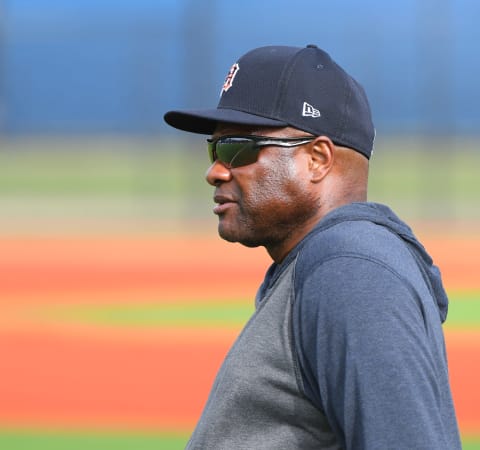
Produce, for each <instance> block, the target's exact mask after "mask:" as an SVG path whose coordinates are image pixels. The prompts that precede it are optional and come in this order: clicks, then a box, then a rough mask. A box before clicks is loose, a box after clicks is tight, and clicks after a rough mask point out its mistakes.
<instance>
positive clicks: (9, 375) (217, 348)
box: [0, 236, 480, 433]
mask: <svg viewBox="0 0 480 450" xmlns="http://www.w3.org/2000/svg"><path fill="white" fill-rule="evenodd" d="M424 241H425V242H424V243H425V245H426V247H427V248H428V249H429V250H430V252H431V254H432V255H433V256H434V259H435V260H436V262H437V264H438V265H439V266H440V267H441V269H442V272H443V274H444V279H445V283H446V285H447V288H448V289H463V290H467V289H468V290H473V289H476V290H480V286H479V279H478V269H479V268H480V240H472V239H469V240H466V239H465V240H464V239H453V238H450V239H445V238H441V237H438V238H435V239H430V240H427V239H424ZM0 248H1V253H0V274H1V278H0V305H1V308H2V310H3V311H4V317H5V318H8V311H9V309H15V308H19V307H21V306H23V307H24V308H25V307H26V308H28V306H29V305H32V304H35V305H39V304H48V303H59V302H60V303H80V302H83V303H85V302H95V303H98V302H122V301H123V302H132V301H135V300H136V299H141V300H142V301H144V300H145V299H147V300H151V301H156V302H158V301H164V300H168V301H172V300H176V301H182V300H183V299H185V300H189V301H191V300H194V299H198V300H206V299H222V298H227V299H228V298H253V295H254V293H255V291H256V289H257V286H258V284H259V282H260V281H261V279H262V278H263V274H264V272H265V270H266V268H267V266H268V265H269V264H270V260H269V258H268V256H267V255H266V254H265V252H264V251H263V250H262V249H246V248H243V247H241V246H239V245H231V244H227V243H224V242H222V241H220V240H219V239H217V238H216V237H214V236H212V238H185V239H181V240H175V239H162V238H148V239H147V238H145V239H142V238H135V239H133V238H125V239H103V238H98V239H91V238H88V239H87V238H78V239H67V238H65V239H50V240H39V239H9V240H6V239H4V240H1V241H0ZM237 332H238V330H234V329H207V330H206V329H203V328H198V329H195V328H192V329H170V330H166V329H156V330H152V329H141V328H140V329H133V328H130V329H127V328H113V327H107V326H105V327H101V326H96V327H95V326H87V325H82V326H80V325H66V324H62V323H50V324H45V323H43V324H42V323H40V322H38V323H36V322H35V320H32V318H31V317H30V318H29V320H28V321H25V322H22V321H21V320H20V321H18V322H15V323H13V322H9V321H8V320H7V319H3V320H2V319H0V355H1V358H0V373H1V374H2V376H1V377H2V383H0V425H9V424H11V425H12V426H13V425H15V426H22V425H24V426H28V425H31V426H42V425H45V426H54V427H62V426H65V427H72V426H73V427H74V426H89V427H131V428H151V429H158V428H163V429H179V430H188V429H190V428H191V427H192V426H193V424H194V423H195V420H196V419H197V417H198V415H199V413H200V411H201V408H202V406H203V403H204V401H205V399H206V396H207V394H208V390H209V388H210V385H211V383H212V381H213V377H214V375H215V373H216V371H217V369H218V367H219V365H220V363H221V361H222V359H223V357H224V356H225V354H226V352H227V350H228V348H229V346H230V345H231V343H232V341H233V340H234V338H235V336H236V334H237ZM446 338H447V346H448V354H449V362H450V372H451V379H452V390H453V393H454V398H455V403H456V406H457V412H458V416H459V420H460V425H461V429H462V432H470V433H478V432H479V431H480V412H479V410H478V405H479V404H480V390H479V389H478V380H479V379H480V361H479V358H478V357H475V356H474V355H477V356H478V355H479V354H480V331H479V330H477V331H448V332H447V333H446Z"/></svg>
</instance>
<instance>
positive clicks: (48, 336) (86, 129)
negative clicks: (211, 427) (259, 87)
mask: <svg viewBox="0 0 480 450" xmlns="http://www.w3.org/2000/svg"><path fill="white" fill-rule="evenodd" d="M479 17H480V3H478V2H476V1H474V0H457V1H453V0H435V1H434V0H422V1H418V0H417V1H415V0H406V1H403V2H395V3H389V2H382V1H379V0H365V1H363V2H356V1H353V0H344V1H339V2H321V1H318V0H303V1H302V0H301V1H299V2H296V3H295V4H293V3H292V2H287V1H285V0H278V1H275V2H273V1H265V2H257V1H254V0H243V1H242V2H241V4H239V3H238V2H227V1H223V2H221V1H219V0H202V1H200V0H156V1H154V0H135V1H133V0H115V1H113V0H96V1H92V0H83V1H81V2H80V1H72V2H65V1H60V0H36V1H33V0H0V308H1V313H0V374H1V375H0V377H1V380H2V382H1V383H0V447H1V448H5V449H9V450H10V449H30V448H32V449H33V448H35V449H77V448H78V449H84V448H85V447H86V446H87V445H88V446H89V447H90V449H91V450H94V449H96V448H98V449H100V448H101V449H110V448H112V449H150V448H152V449H153V448H157V449H158V448H162V449H177V448H183V447H184V445H185V443H186V440H187V439H188V436H189V433H190V432H191V430H192V428H193V426H194V424H195V422H196V419H197V418H198V416H199V414H200V412H201V409H202V407H203V404H204V401H205V399H206V396H207V394H208V391H209V388H210V385H211V383H212V381H213V377H214V375H215V372H216V370H217V368H218V367H219V365H220V363H221V361H222V359H223V357H224V356H225V353H226V351H227V350H228V348H229V346H230V344H231V343H232V341H233V340H234V338H235V336H236V335H237V333H238V331H239V330H240V329H241V326H242V325H243V324H244V323H245V321H246V320H247V319H248V317H249V315H250V314H251V312H252V311H253V297H254V295H255V291H256V288H257V286H258V284H259V283H260V281H261V280H262V278H263V274H264V272H265V270H266V269H267V268H268V265H269V264H270V261H269V259H268V257H267V255H265V252H264V251H263V250H262V249H244V248H242V247H240V246H237V245H232V244H226V243H224V242H222V241H220V239H219V238H218V237H217V236H216V218H215V217H213V214H212V213H211V209H212V206H213V201H212V192H211V189H210V188H209V186H208V185H207V184H206V183H205V181H204V173H205V170H206V169H207V167H208V161H207V156H206V151H205V145H204V137H202V136H196V135H189V134H186V133H181V132H178V131H177V130H174V129H171V128H169V127H167V126H166V125H165V124H164V122H163V114H164V113H165V112H166V111H167V110H169V109H181V108H197V107H199V108H202V107H213V106H215V105H216V103H217V101H218V97H219V92H220V86H221V85H222V84H223V81H224V78H225V75H226V73H227V72H228V70H229V68H230V66H231V65H232V64H233V63H234V62H235V61H236V59H237V58H238V57H239V56H241V55H242V54H243V53H245V52H247V51H248V50H250V49H251V48H254V47H258V46H262V45H273V44H285V45H298V46H305V45H307V44H310V43H313V44H317V45H318V46H319V47H321V48H323V49H325V50H327V51H328V52H329V53H330V54H331V55H332V56H333V58H334V59H336V61H337V62H338V63H340V65H342V66H343V67H344V68H345V69H346V70H347V71H348V72H350V73H351V74H352V75H353V76H354V77H355V78H356V79H357V80H358V81H360V83H361V84H362V85H363V86H364V87H365V89H366V91H367V94H368V96H369V99H370V102H371V107H372V112H373V117H374V122H375V125H376V129H377V140H376V148H375V152H374V155H373V157H372V160H371V180H370V200H372V201H379V202H383V203H387V204H389V205H390V206H391V207H392V208H393V209H394V210H395V211H396V212H397V213H398V214H399V215H400V216H401V217H402V218H404V219H405V220H406V221H407V222H409V223H410V225H411V226H412V227H413V228H414V230H415V232H416V234H417V235H418V236H419V237H420V238H421V239H422V241H423V242H424V243H425V245H426V247H427V249H428V250H429V251H430V253H431V254H432V256H433V257H434V259H435V261H436V262H437V264H438V265H439V266H440V268H441V270H442V272H443V275H444V280H445V285H446V288H447V291H448V293H449V296H450V300H451V304H450V315H449V319H448V321H447V324H446V326H445V334H446V341H447V350H448V355H449V362H450V372H451V378H452V390H453V394H454V399H455V403H456V407H457V413H458V416H459V423H460V428H461V432H462V439H463V443H464V448H466V449H474V448H480V412H479V410H478V404H480V387H479V384H478V380H479V379H480V362H479V361H480V358H479V355H480V282H479V277H478V275H479V269H480V256H479V255H480V233H479V228H478V227H479V224H480V207H479V204H478V197H479V193H480V177H479V168H480V148H479V142H480V109H479V108H478V104H479V103H480V89H479V88H478V83H477V79H478V73H479V72H480V56H479V51H478V42H479V41H480V29H479V27H478V26H477V22H478V19H479Z"/></svg>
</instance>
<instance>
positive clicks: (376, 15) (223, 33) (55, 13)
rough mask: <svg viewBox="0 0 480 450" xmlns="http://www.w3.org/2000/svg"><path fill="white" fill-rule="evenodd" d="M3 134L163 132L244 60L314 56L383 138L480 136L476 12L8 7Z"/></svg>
mask: <svg viewBox="0 0 480 450" xmlns="http://www.w3.org/2000/svg"><path fill="white" fill-rule="evenodd" d="M0 17H1V20H0V130H1V131H3V132H4V133H9V134H18V133H44V132H46V133H52V132H53V133H57V132H59V133H83V132H87V133H91V132H125V133H158V132H161V133H163V132H169V131H170V130H169V128H168V127H166V126H165V125H163V120H162V116H163V113H164V112H165V111H166V110H167V109H171V108H190V107H192V108H193V107H207V106H208V107H210V106H213V105H215V104H216V102H217V99H218V93H219V89H220V88H219V87H220V85H221V84H222V82H223V79H224V77H225V74H226V72H227V71H228V69H229V67H230V66H231V64H232V63H233V62H234V61H235V59H236V58H237V57H238V56H240V55H241V54H243V53H245V52H246V51H248V50H249V49H250V48H253V47H257V46H260V45H268V44H288V45H290V44H291V45H299V46H303V45H306V44H308V43H316V44H318V45H319V46H320V47H322V48H324V49H326V50H327V51H329V52H330V53H331V54H332V55H333V57H334V58H335V59H336V60H337V61H338V62H339V63H340V64H341V65H343V66H344V67H345V68H346V69H347V70H348V71H350V72H351V73H352V74H353V75H354V76H355V77H356V78H357V79H358V80H359V81H360V82H361V83H362V84H363V85H364V87H365V89H366V90H367V93H368V95H369V98H370V101H371V104H372V110H373V114H374V120H375V123H376V126H377V129H378V131H379V132H381V133H382V132H383V133H389V132H406V133H424V132H434V133H466V132H468V133H476V132H477V131H478V130H480V108H478V105H479V104H480V88H479V87H478V85H477V80H478V79H479V73H480V56H479V53H480V52H479V49H478V46H479V42H480V27H478V25H477V23H478V19H480V2H478V1H477V0H404V1H402V2H385V1H381V0H363V1H362V2H358V1H356V0H349V1H347V0H345V1H337V2H326V1H324V0H304V1H301V0H299V1H296V2H292V1H291V0H289V1H287V0H278V1H264V2H261V1H258V0H243V1H242V2H233V1H222V0H184V1H175V0H163V1H162V0H116V1H115V0H97V1H94V0H81V1H80V0H77V1H74V0H72V1H70V2H67V1H65V0H3V1H2V0H0Z"/></svg>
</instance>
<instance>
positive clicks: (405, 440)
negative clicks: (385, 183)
mask: <svg viewBox="0 0 480 450" xmlns="http://www.w3.org/2000/svg"><path fill="white" fill-rule="evenodd" d="M447 305H448V300H447V296H446V294H445V291H444V289H443V286H442V282H441V277H440V273H439V271H438V269H437V268H436V267H435V266H434V265H433V264H432V260H431V258H430V257H429V256H428V254H427V253H426V251H425V249H424V248H423V246H422V245H421V244H420V243H419V242H418V241H417V239H416V238H415V237H414V235H413V233H412V232H411V230H410V228H409V227H408V226H407V225H405V224H404V223H403V222H401V221H400V220H399V219H398V218H397V217H396V216H395V215H394V213H393V212H392V211H391V210H390V209H388V208H387V207H385V206H382V205H378V204H373V203H356V204H350V205H347V206H344V207H341V208H338V209H336V210H334V211H333V212H332V213H330V214H329V215H327V216H326V217H325V218H324V219H323V220H322V221H321V222H320V223H319V224H318V225H317V226H316V228H315V229H314V230H312V232H311V233H309V234H308V235H307V236H306V237H305V238H304V239H303V240H302V241H301V242H300V243H299V244H298V245H297V246H296V248H294V249H293V250H292V251H291V252H290V253H289V255H288V256H287V258H286V259H285V260H284V261H283V262H282V263H281V264H280V265H277V264H273V265H272V266H271V267H270V269H269V270H268V272H267V274H266V276H265V280H264V282H263V284H262V286H261V287H260V289H259V291H258V293H257V298H256V311H255V313H254V315H253V316H252V318H251V319H250V320H249V322H248V323H247V325H246V326H245V328H244V330H243V331H242V333H241V334H240V336H239V337H238V339H237V341H236V342H235V343H234V345H233V347H232V349H231V350H230V352H229V354H228V355H227V357H226V359H225V361H224V363H223V365H222V367H221V369H220V371H219V373H218V375H217V378H216V380H215V383H214V386H213V388H212V391H211V393H210V397H209V399H208V402H207V404H206V406H205V409H204V412H203V414H202V417H201V418H200V421H199V423H198V425H197V428H196V429H195V432H194V433H193V435H192V438H191V440H190V442H189V444H188V447H187V448H189V449H209V450H210V449H219V450H220V449H221V450H234V449H272V450H273V449H275V450H281V449H289V450H290V449H302V450H303V449H329V450H334V449H353V450H362V449H369V450H370V449H379V450H380V449H381V450H386V449H405V450H407V449H408V450H414V449H418V450H420V449H421V450H456V449H460V448H461V445H460V441H459V435H458V428H457V423H456V418H455V412H454V408H453V403H452V397H451V393H450V387H449V380H448V370H447V362H446V354H445V344H444V338H443V331H442V327H441V323H442V322H443V321H444V320H445V318H446V314H447Z"/></svg>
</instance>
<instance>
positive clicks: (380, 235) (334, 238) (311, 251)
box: [298, 220, 409, 266]
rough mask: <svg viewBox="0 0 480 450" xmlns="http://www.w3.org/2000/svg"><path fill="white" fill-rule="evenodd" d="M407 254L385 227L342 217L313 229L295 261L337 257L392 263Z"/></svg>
mask: <svg viewBox="0 0 480 450" xmlns="http://www.w3.org/2000/svg"><path fill="white" fill-rule="evenodd" d="M407 255H409V252H408V249H407V247H406V245H405V243H404V242H403V241H402V239H401V238H400V237H399V236H398V235H396V234H395V233H393V232H392V231H391V230H389V229H388V228H386V227H384V226H382V225H378V224H375V223H373V222H371V221H368V220H344V221H342V222H339V223H335V224H333V225H332V226H330V227H327V228H322V227H319V228H317V229H315V230H313V231H312V233H310V235H309V236H307V238H306V239H305V242H304V243H303V245H302V247H301V249H300V251H299V258H298V263H299V264H301V265H307V266H311V265H318V264H321V263H322V262H325V261H327V260H330V259H332V258H336V257H340V256H344V257H348V256H351V257H357V258H358V257H360V258H366V259H378V260H381V261H385V262H388V261H391V262H394V261H395V260H396V259H398V257H399V256H400V257H403V256H407Z"/></svg>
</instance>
